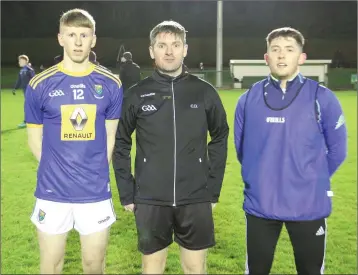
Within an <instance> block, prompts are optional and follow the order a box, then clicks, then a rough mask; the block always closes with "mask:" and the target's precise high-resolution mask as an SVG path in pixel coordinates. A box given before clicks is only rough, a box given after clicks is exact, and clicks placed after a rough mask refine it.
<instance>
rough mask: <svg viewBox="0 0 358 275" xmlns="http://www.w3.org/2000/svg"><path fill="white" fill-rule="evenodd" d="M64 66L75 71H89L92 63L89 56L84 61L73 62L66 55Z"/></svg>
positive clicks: (70, 70) (67, 69)
mask: <svg viewBox="0 0 358 275" xmlns="http://www.w3.org/2000/svg"><path fill="white" fill-rule="evenodd" d="M62 66H63V69H65V70H66V71H69V72H73V73H81V72H85V71H87V70H88V69H89V68H90V66H91V63H90V62H89V60H88V58H87V59H86V60H85V61H84V62H82V63H76V62H73V61H72V60H71V59H70V58H68V57H66V56H64V57H63V61H62Z"/></svg>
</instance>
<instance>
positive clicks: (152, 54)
mask: <svg viewBox="0 0 358 275" xmlns="http://www.w3.org/2000/svg"><path fill="white" fill-rule="evenodd" d="M149 54H150V57H151V58H152V59H154V52H153V47H152V46H149Z"/></svg>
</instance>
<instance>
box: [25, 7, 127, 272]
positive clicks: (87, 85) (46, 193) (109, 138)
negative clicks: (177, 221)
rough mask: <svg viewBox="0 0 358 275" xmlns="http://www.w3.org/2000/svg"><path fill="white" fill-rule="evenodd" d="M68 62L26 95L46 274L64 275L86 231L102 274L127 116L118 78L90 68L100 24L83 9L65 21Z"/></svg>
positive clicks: (87, 250)
mask: <svg viewBox="0 0 358 275" xmlns="http://www.w3.org/2000/svg"><path fill="white" fill-rule="evenodd" d="M58 41H59V44H60V45H61V46H62V47H63V48H64V51H63V61H61V62H60V63H59V64H57V65H55V66H53V67H51V68H49V69H47V70H45V71H43V72H42V73H40V74H38V75H37V76H35V77H34V78H33V79H32V80H31V81H30V83H29V86H28V88H27V91H26V100H25V116H26V123H27V129H28V143H29V146H30V149H31V151H32V152H33V154H34V155H35V157H36V159H37V160H38V161H39V168H38V173H37V187H36V192H35V197H36V198H37V199H36V204H35V207H34V211H33V214H32V216H31V220H32V222H33V223H34V224H35V225H36V227H37V229H38V239H39V245H40V272H41V274H60V273H61V272H62V267H63V263H64V254H65V245H66V238H67V234H68V232H69V231H70V230H71V229H73V228H74V229H75V230H76V231H78V232H79V234H80V238H81V248H82V264H83V272H84V273H85V274H103V273H104V266H105V262H104V259H105V253H106V247H107V240H108V237H109V230H110V226H111V225H112V224H113V223H114V222H115V221H116V215H115V213H114V210H113V204H112V199H111V198H112V194H111V188H110V181H109V163H110V162H111V156H112V152H113V147H114V141H115V133H116V130H117V125H118V119H119V117H120V113H121V108H122V107H121V105H122V97H123V89H122V85H121V82H120V81H119V79H118V78H117V77H116V76H114V75H113V74H111V73H110V72H108V71H107V70H104V69H103V68H101V67H99V66H96V65H95V64H93V63H90V62H89V53H90V51H91V48H93V47H94V46H95V44H96V36H95V21H94V19H93V17H92V16H91V15H90V14H89V13H88V12H86V11H84V10H80V9H74V10H70V11H68V12H66V13H64V14H63V15H62V17H61V19H60V32H59V34H58Z"/></svg>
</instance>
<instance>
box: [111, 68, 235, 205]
mask: <svg viewBox="0 0 358 275" xmlns="http://www.w3.org/2000/svg"><path fill="white" fill-rule="evenodd" d="M134 131H136V133H135V136H136V158H135V169H134V174H135V176H134V177H133V175H132V173H131V155H130V152H131V147H132V139H131V135H132V133H133V132H134ZM208 131H209V133H210V136H211V141H210V142H209V143H208V135H207V133H208ZM228 135H229V127H228V124H227V118H226V113H225V110H224V107H223V105H222V102H221V100H220V97H219V95H218V93H217V91H216V90H215V88H214V87H213V86H211V85H210V84H209V83H207V82H205V81H204V80H202V79H200V78H198V77H196V76H194V75H191V74H188V73H187V72H183V73H182V74H181V75H179V76H177V77H176V78H172V77H170V76H167V75H163V74H161V73H159V72H158V71H155V72H154V73H153V75H152V76H150V77H147V78H145V79H143V80H142V81H140V82H139V83H138V84H136V85H135V86H133V87H132V88H131V89H130V90H129V92H128V93H126V96H125V97H124V102H123V107H122V114H121V118H120V121H119V125H118V130H117V134H116V143H115V147H114V152H113V168H114V171H115V177H116V181H117V187H118V191H119V194H120V200H121V203H122V205H128V204H131V203H141V204H152V205H166V206H180V205H185V204H191V203H200V202H210V201H211V202H217V201H218V199H219V195H220V191H221V187H222V182H223V177H224V172H225V166H226V159H227V140H228Z"/></svg>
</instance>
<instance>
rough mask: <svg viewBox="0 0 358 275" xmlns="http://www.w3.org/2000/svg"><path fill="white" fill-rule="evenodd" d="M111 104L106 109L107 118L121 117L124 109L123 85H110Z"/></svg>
mask: <svg viewBox="0 0 358 275" xmlns="http://www.w3.org/2000/svg"><path fill="white" fill-rule="evenodd" d="M110 89H111V90H110V96H111V100H110V104H109V106H108V108H107V109H106V119H108V120H110V119H119V118H120V116H121V111H122V102H123V86H122V85H118V84H117V83H116V84H113V85H111V86H110Z"/></svg>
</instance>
